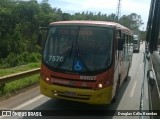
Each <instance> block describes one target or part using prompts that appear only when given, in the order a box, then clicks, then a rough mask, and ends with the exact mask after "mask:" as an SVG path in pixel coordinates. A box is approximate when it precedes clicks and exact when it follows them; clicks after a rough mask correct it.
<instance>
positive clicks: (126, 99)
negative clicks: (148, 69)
mask: <svg viewBox="0 0 160 119" xmlns="http://www.w3.org/2000/svg"><path fill="white" fill-rule="evenodd" d="M143 52H144V44H141V47H140V52H139V53H134V54H133V60H132V66H131V69H130V72H129V77H128V80H127V82H124V83H123V85H122V86H121V87H120V90H119V94H118V99H117V101H116V102H115V103H114V104H111V105H103V106H97V105H89V104H83V103H78V102H71V101H64V100H57V99H51V98H48V97H45V96H43V95H41V94H40V91H39V87H35V88H33V89H31V90H29V91H27V92H24V93H21V94H19V95H17V96H14V97H12V98H10V99H9V100H5V101H2V102H0V110H9V109H11V110H50V111H51V112H52V110H53V112H52V113H56V111H54V110H59V112H60V113H61V112H62V113H61V115H59V116H54V117H41V118H42V119H50V118H51V119H75V118H76V119H85V118H87V119H139V116H105V115H102V116H99V115H98V116H72V113H71V112H70V113H71V114H70V115H69V116H63V111H64V110H126V111H127V110H139V108H140V101H141V87H142V83H143V79H144V70H143V69H144V62H143ZM144 91H145V92H144V93H145V94H144V96H145V101H147V100H148V94H147V92H148V91H147V88H145V90H144ZM146 108H147V106H146ZM62 110H63V111H62ZM79 113H80V114H79V115H81V114H82V115H84V114H83V113H84V112H83V111H82V112H79ZM93 113H94V114H95V113H96V111H94V112H93ZM97 113H98V112H97ZM73 115H74V114H73ZM2 118H3V119H32V118H34V119H40V117H0V119H2Z"/></svg>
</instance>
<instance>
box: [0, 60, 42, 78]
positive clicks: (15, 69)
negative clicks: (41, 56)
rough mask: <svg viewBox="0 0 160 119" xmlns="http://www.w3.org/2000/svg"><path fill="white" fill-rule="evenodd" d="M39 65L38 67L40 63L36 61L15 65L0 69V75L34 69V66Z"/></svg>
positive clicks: (37, 66)
mask: <svg viewBox="0 0 160 119" xmlns="http://www.w3.org/2000/svg"><path fill="white" fill-rule="evenodd" d="M39 67H40V63H39V62H38V63H29V64H26V65H21V66H17V67H10V68H5V69H0V77H2V76H5V75H9V74H14V73H18V72H23V71H27V70H31V69H35V68H39Z"/></svg>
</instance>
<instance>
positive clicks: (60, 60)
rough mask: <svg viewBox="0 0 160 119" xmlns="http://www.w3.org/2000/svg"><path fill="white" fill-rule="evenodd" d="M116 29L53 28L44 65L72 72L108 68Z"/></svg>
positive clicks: (50, 32)
mask: <svg viewBox="0 0 160 119" xmlns="http://www.w3.org/2000/svg"><path fill="white" fill-rule="evenodd" d="M112 41H113V29H112V28H109V27H97V26H69V25H67V26H51V27H50V28H49V32H48V35H47V41H46V44H45V48H44V54H43V62H44V63H45V64H46V65H48V66H50V67H52V68H54V69H59V70H63V71H70V72H91V71H100V70H104V69H107V68H108V67H109V66H110V64H111V58H112Z"/></svg>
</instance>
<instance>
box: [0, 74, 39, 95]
mask: <svg viewBox="0 0 160 119" xmlns="http://www.w3.org/2000/svg"><path fill="white" fill-rule="evenodd" d="M38 83H39V74H37V75H34V76H30V77H27V78H23V79H20V80H16V81H12V82H9V83H6V84H5V87H4V88H3V89H1V90H0V96H4V95H5V96H7V97H9V96H10V95H11V94H16V93H17V91H18V90H20V89H23V88H26V87H28V86H31V85H33V84H38Z"/></svg>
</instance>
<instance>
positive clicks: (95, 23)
mask: <svg viewBox="0 0 160 119" xmlns="http://www.w3.org/2000/svg"><path fill="white" fill-rule="evenodd" d="M52 25H82V26H84V25H85V26H86V25H87V26H88V25H89V26H109V27H116V28H117V29H120V30H122V31H124V32H127V33H132V31H131V30H130V29H128V28H126V27H124V26H123V25H121V24H119V23H116V22H108V21H87V20H71V21H57V22H52V23H51V24H50V26H52Z"/></svg>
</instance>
